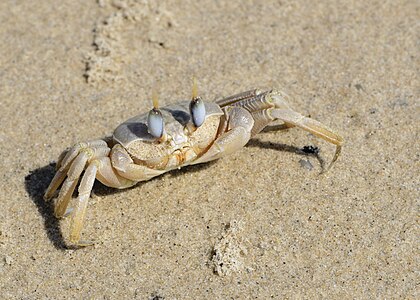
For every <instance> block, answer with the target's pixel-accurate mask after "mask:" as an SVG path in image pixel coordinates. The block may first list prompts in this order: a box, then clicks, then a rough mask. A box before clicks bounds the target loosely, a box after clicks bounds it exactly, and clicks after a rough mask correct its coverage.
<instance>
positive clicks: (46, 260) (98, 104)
mask: <svg viewBox="0 0 420 300" xmlns="http://www.w3.org/2000/svg"><path fill="white" fill-rule="evenodd" d="M148 2H151V3H148ZM419 10H420V6H419V3H418V1H404V0H400V1H359V0H355V1H303V0H300V1H211V0H206V1H159V4H156V2H154V1H146V0H145V1H129V0H120V1H111V0H108V1H107V0H102V1H93V0H90V1H85V0H77V1H74V0H67V1H55V2H54V3H53V2H52V1H46V0H37V1H12V0H3V1H1V2H0V20H1V21H2V22H1V26H0V54H1V55H0V65H1V68H0V108H1V116H0V124H1V129H0V142H1V150H0V158H1V160H0V161H1V163H0V174H1V177H0V188H1V192H0V200H1V203H2V205H1V210H0V220H1V221H0V291H1V295H0V298H3V299H74V298H76V299H87V298H94V299H122V298H127V299H132V298H136V299H251V298H253V299H256V298H258V299H267V298H270V297H271V298H273V299H285V298H294V299H320V298H324V299H338V298H340V299H350V298H357V299H372V298H379V299H385V298H386V299H395V298H403V299H414V298H418V297H419V295H418V286H417V284H418V282H419V276H418V271H419V252H418V248H419V243H418V236H419V230H418V229H419V228H418V213H419V211H418V210H419V189H418V188H419V153H420V151H419V150H420V149H419V148H420V147H419V146H420V145H419V118H418V116H419V109H418V98H419V81H418V70H419V58H418V52H419V48H418V37H419V32H418V20H419V17H420V16H419ZM192 76H196V77H197V79H198V83H199V92H200V95H201V96H202V97H203V98H204V99H207V100H211V101H213V100H216V99H220V98H221V97H223V96H228V95H232V94H235V93H237V92H241V91H246V90H249V89H252V88H255V87H258V88H261V89H269V88H277V89H280V90H282V91H284V92H285V93H287V94H288V95H289V96H290V104H291V106H292V107H293V108H294V109H295V110H296V111H299V112H301V113H302V114H304V115H308V116H309V115H310V116H311V117H313V118H315V119H317V120H319V121H321V122H323V123H325V124H326V125H328V126H329V127H331V128H333V129H334V130H336V131H337V132H339V133H340V134H341V135H342V136H343V137H344V138H345V140H346V143H345V146H344V148H343V153H342V156H341V157H340V158H339V159H338V161H337V163H336V164H335V165H334V167H333V168H332V169H331V170H330V171H329V172H328V173H326V174H324V175H320V174H319V173H320V171H321V167H322V165H325V164H326V163H328V161H329V160H331V158H332V156H333V153H334V147H333V146H332V145H330V144H328V143H326V142H324V141H321V140H319V139H318V138H315V137H314V136H312V135H311V134H309V133H307V132H304V131H302V130H299V129H289V130H282V131H268V132H264V133H261V134H260V135H258V136H257V137H256V138H254V139H252V140H251V141H250V142H249V144H248V146H247V147H244V148H243V149H242V150H241V151H239V152H236V153H235V154H232V155H231V156H229V157H225V158H223V159H221V160H219V161H217V162H214V163H210V164H207V165H202V166H193V167H187V168H184V169H182V170H177V171H173V172H170V173H167V174H165V175H163V176H160V177H158V178H156V179H153V180H150V181H148V182H144V183H140V184H138V185H137V186H136V187H134V188H131V189H127V190H121V191H119V190H114V189H111V188H108V187H105V186H103V185H101V184H99V183H98V184H95V186H94V190H93V193H92V197H91V199H90V202H89V207H88V216H87V220H86V226H85V229H84V231H83V235H84V238H87V239H93V240H95V241H96V244H95V246H93V247H87V248H83V249H78V250H75V249H68V248H67V247H66V240H67V238H68V226H69V222H68V221H69V220H68V219H64V220H57V219H55V217H54V216H53V206H52V204H51V203H45V202H44V200H43V199H42V195H43V193H44V191H45V189H46V187H47V186H48V184H49V182H50V180H51V178H52V176H53V175H54V166H55V162H56V160H57V158H58V155H59V154H60V153H61V151H62V150H64V149H65V148H67V147H68V146H71V145H73V144H75V143H77V142H80V141H85V140H89V139H93V138H102V137H105V136H108V135H109V134H111V133H112V131H113V129H114V128H115V127H116V126H117V125H118V124H119V123H120V122H122V121H124V120H126V119H128V118H129V117H131V116H133V115H136V114H137V113H139V112H143V111H147V110H148V109H149V108H150V106H151V100H150V99H151V91H152V87H153V86H154V85H156V84H157V85H158V86H159V88H158V91H159V97H160V101H161V105H165V104H169V103H173V102H176V101H178V100H181V99H187V98H188V97H189V96H190V94H191V78H192ZM304 146H314V147H318V149H319V156H318V157H317V156H315V155H306V154H305V153H303V152H302V151H301V149H302V148H303V147H304ZM416 288H417V290H416Z"/></svg>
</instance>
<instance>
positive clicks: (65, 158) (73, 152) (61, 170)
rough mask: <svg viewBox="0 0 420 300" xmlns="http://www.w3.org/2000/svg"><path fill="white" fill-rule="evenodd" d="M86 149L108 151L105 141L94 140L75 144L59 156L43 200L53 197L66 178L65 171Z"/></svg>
mask: <svg viewBox="0 0 420 300" xmlns="http://www.w3.org/2000/svg"><path fill="white" fill-rule="evenodd" d="M87 148H98V149H106V148H107V149H108V150H109V148H108V146H107V144H106V142H105V141H103V140H95V141H90V142H86V143H77V144H76V145H75V146H73V147H72V148H70V149H69V150H66V151H64V152H62V153H61V154H60V156H59V157H58V160H57V165H56V168H57V172H56V173H55V175H54V178H53V179H52V180H51V183H50V185H49V186H48V188H47V190H46V191H45V194H44V199H45V200H49V199H51V198H52V196H53V195H54V192H55V191H56V190H57V189H58V187H59V186H60V184H61V183H62V182H63V180H64V178H66V175H67V171H68V169H69V167H70V165H71V163H72V162H73V160H74V159H75V158H76V156H77V155H78V154H79V153H80V151H81V150H83V149H87Z"/></svg>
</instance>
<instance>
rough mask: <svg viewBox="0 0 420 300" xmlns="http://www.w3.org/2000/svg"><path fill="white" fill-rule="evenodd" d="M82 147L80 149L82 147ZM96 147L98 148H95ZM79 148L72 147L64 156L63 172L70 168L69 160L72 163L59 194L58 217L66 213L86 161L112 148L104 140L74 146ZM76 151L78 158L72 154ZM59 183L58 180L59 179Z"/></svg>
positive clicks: (56, 208) (101, 155)
mask: <svg viewBox="0 0 420 300" xmlns="http://www.w3.org/2000/svg"><path fill="white" fill-rule="evenodd" d="M91 145H93V147H92V148H91V147H90V146H91ZM79 147H80V148H82V149H80V148H79ZM95 147H96V148H95ZM74 148H76V149H77V150H73V149H71V150H70V151H69V152H68V153H67V155H66V157H64V159H63V165H62V167H61V168H63V172H64V170H66V169H67V168H68V166H67V165H68V164H69V163H68V161H71V160H72V162H71V165H70V168H69V170H68V172H66V173H65V175H67V176H68V177H67V179H66V180H65V181H64V183H63V186H62V187H61V189H60V193H59V195H58V200H57V203H56V205H55V211H54V213H55V215H56V217H57V218H61V217H63V216H64V215H65V214H66V210H67V206H68V204H69V202H70V200H71V196H72V195H73V191H74V189H75V187H76V185H77V182H78V180H79V177H80V175H81V174H82V172H83V170H84V168H85V166H86V163H87V162H89V161H90V160H91V159H94V158H96V157H103V156H107V155H108V153H109V151H110V149H109V148H108V146H107V145H106V143H105V142H104V141H94V142H89V143H80V144H79V145H78V146H76V147H74ZM75 151H77V153H76V155H77V156H76V158H74V159H73V158H72V156H74V155H75V154H73V153H75ZM61 168H60V170H59V171H58V172H57V174H59V175H58V176H60V179H61V176H62V174H61ZM57 183H58V181H57ZM53 188H56V186H53ZM46 195H47V193H46Z"/></svg>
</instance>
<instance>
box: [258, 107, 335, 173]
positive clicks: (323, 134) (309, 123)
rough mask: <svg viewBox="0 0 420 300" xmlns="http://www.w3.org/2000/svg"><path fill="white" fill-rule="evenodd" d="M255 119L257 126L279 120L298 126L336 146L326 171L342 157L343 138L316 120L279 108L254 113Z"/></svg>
mask: <svg viewBox="0 0 420 300" xmlns="http://www.w3.org/2000/svg"><path fill="white" fill-rule="evenodd" d="M253 117H254V119H255V123H256V124H264V123H267V124H268V123H270V122H272V121H274V120H277V119H278V120H281V121H283V122H285V123H286V125H289V126H297V127H299V128H302V129H303V130H306V131H308V132H310V133H312V134H313V135H315V136H317V137H320V138H322V139H323V140H325V141H327V142H329V143H332V144H334V145H336V150H335V154H334V158H333V159H332V161H331V163H330V165H329V166H328V167H327V169H326V171H328V170H329V169H330V168H331V166H332V165H333V164H334V162H335V161H336V160H337V158H338V157H339V156H340V153H341V146H342V143H343V138H342V137H341V136H339V135H338V134H336V133H334V132H333V131H332V130H331V129H329V128H328V127H327V126H325V125H323V124H322V123H320V122H318V121H316V120H314V119H311V118H307V117H305V116H303V115H301V114H299V113H297V112H295V111H293V110H291V109H277V108H269V109H267V110H263V111H260V112H256V113H253ZM258 129H259V128H258Z"/></svg>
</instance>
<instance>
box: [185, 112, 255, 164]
mask: <svg viewBox="0 0 420 300" xmlns="http://www.w3.org/2000/svg"><path fill="white" fill-rule="evenodd" d="M224 111H225V117H226V119H225V120H224V122H227V124H222V127H223V126H226V130H227V131H225V132H223V133H222V134H221V135H220V136H219V137H218V138H217V139H216V141H215V142H214V143H213V145H212V146H211V147H210V148H209V150H207V152H206V153H204V154H203V155H202V156H201V157H200V158H198V159H197V160H195V161H194V162H192V164H199V163H204V162H208V161H211V160H214V159H218V158H220V157H222V156H225V155H227V154H230V153H232V152H235V151H236V150H238V149H240V148H242V147H243V146H245V145H246V143H248V141H249V139H250V138H251V130H252V128H253V126H254V119H253V118H252V116H251V114H250V113H249V112H248V111H247V110H246V109H243V108H241V107H228V108H225V109H224Z"/></svg>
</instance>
